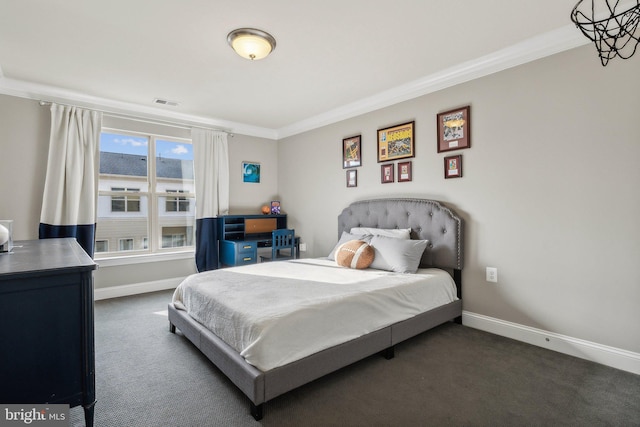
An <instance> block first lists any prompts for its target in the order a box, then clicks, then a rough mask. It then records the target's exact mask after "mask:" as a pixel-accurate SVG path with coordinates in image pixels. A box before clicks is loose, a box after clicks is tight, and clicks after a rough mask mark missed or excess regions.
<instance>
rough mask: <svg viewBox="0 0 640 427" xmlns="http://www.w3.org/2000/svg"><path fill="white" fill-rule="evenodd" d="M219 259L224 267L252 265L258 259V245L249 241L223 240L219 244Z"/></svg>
mask: <svg viewBox="0 0 640 427" xmlns="http://www.w3.org/2000/svg"><path fill="white" fill-rule="evenodd" d="M220 259H221V261H222V264H224V265H245V264H254V263H256V262H257V259H258V245H257V243H256V242H250V241H242V240H240V241H232V240H223V241H221V242H220Z"/></svg>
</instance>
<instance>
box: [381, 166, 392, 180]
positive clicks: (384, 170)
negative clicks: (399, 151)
mask: <svg viewBox="0 0 640 427" xmlns="http://www.w3.org/2000/svg"><path fill="white" fill-rule="evenodd" d="M380 180H381V181H382V183H383V184H386V183H388V182H393V163H387V164H386V165H381V166H380Z"/></svg>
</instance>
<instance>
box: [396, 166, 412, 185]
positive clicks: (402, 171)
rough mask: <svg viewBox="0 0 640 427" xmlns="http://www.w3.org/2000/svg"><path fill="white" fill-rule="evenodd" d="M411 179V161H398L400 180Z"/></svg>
mask: <svg viewBox="0 0 640 427" xmlns="http://www.w3.org/2000/svg"><path fill="white" fill-rule="evenodd" d="M406 181H411V162H398V182H406Z"/></svg>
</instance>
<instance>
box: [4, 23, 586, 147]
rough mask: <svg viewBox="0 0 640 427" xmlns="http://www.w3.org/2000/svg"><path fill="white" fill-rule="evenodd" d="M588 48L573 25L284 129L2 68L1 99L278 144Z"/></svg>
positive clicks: (583, 38) (584, 38)
mask: <svg viewBox="0 0 640 427" xmlns="http://www.w3.org/2000/svg"><path fill="white" fill-rule="evenodd" d="M588 43H589V40H588V39H587V38H586V37H584V36H583V35H582V33H581V32H580V31H579V30H578V29H576V27H575V26H574V25H567V26H564V27H562V28H559V29H557V30H554V31H550V32H548V33H545V34H541V35H539V36H536V37H532V38H530V39H528V40H525V41H523V42H521V43H517V44H515V45H512V46H510V47H507V48H505V49H501V50H498V51H496V52H493V53H491V54H488V55H485V56H482V57H479V58H476V59H474V60H471V61H467V62H464V63H462V64H458V65H456V66H453V67H450V68H448V69H445V70H442V71H440V72H437V73H434V74H431V75H428V76H425V77H423V78H420V79H418V80H414V81H412V82H409V83H407V84H404V85H400V86H397V87H395V88H392V89H389V90H386V91H383V92H380V93H378V94H376V95H373V96H370V97H367V98H364V99H361V100H359V101H356V102H353V103H350V104H347V105H344V106H342V107H339V108H336V109H333V110H330V111H327V112H325V113H323V114H319V115H317V116H313V117H309V118H308V119H305V120H301V121H299V122H296V123H292V124H290V125H287V126H284V127H282V128H279V129H270V128H264V127H259V126H253V125H250V124H246V123H238V122H232V121H227V120H221V119H216V118H209V117H202V116H196V115H191V114H185V113H179V112H175V111H167V110H163V109H160V108H156V107H149V106H145V105H139V104H133V103H127V102H121V101H116V100H112V99H107V98H100V97H95V96H90V95H86V94H83V93H79V92H74V91H70V90H66V89H61V88H56V87H52V86H47V85H42V84H38V83H31V82H25V81H20V80H14V79H9V78H6V77H3V74H2V68H0V94H5V95H12V96H17V97H21V98H29V99H35V100H40V101H52V102H58V103H62V104H72V105H77V106H79V107H85V108H92V109H96V110H101V111H104V112H105V113H112V114H121V115H130V116H134V117H139V118H145V119H152V120H159V121H165V122H170V123H179V124H181V125H187V126H189V125H193V126H198V127H211V128H215V129H219V130H223V131H226V132H229V133H235V134H241V135H248V136H255V137H260V138H267V139H272V140H278V139H282V138H286V137H289V136H293V135H297V134H300V133H303V132H307V131H310V130H313V129H317V128H320V127H323V126H327V125H330V124H333V123H337V122H339V121H342V120H346V119H349V118H352V117H356V116H359V115H362V114H365V113H369V112H372V111H375V110H379V109H381V108H385V107H389V106H391V105H394V104H398V103H400V102H403V101H408V100H410V99H414V98H418V97H420V96H423V95H427V94H429V93H433V92H436V91H438V90H442V89H446V88H448V87H452V86H455V85H458V84H461V83H465V82H468V81H471V80H474V79H477V78H480V77H484V76H487V75H490V74H493V73H497V72H499V71H503V70H506V69H508V68H512V67H516V66H518V65H522V64H525V63H527V62H531V61H535V60H537V59H541V58H544V57H546V56H550V55H553V54H556V53H560V52H563V51H566V50H569V49H573V48H576V47H579V46H582V45H585V44H588Z"/></svg>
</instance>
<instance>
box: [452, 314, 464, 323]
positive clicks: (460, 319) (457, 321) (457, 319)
mask: <svg viewBox="0 0 640 427" xmlns="http://www.w3.org/2000/svg"><path fill="white" fill-rule="evenodd" d="M453 321H454V322H455V323H457V324H458V325H462V316H458V317H456V318H455V319H453Z"/></svg>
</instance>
